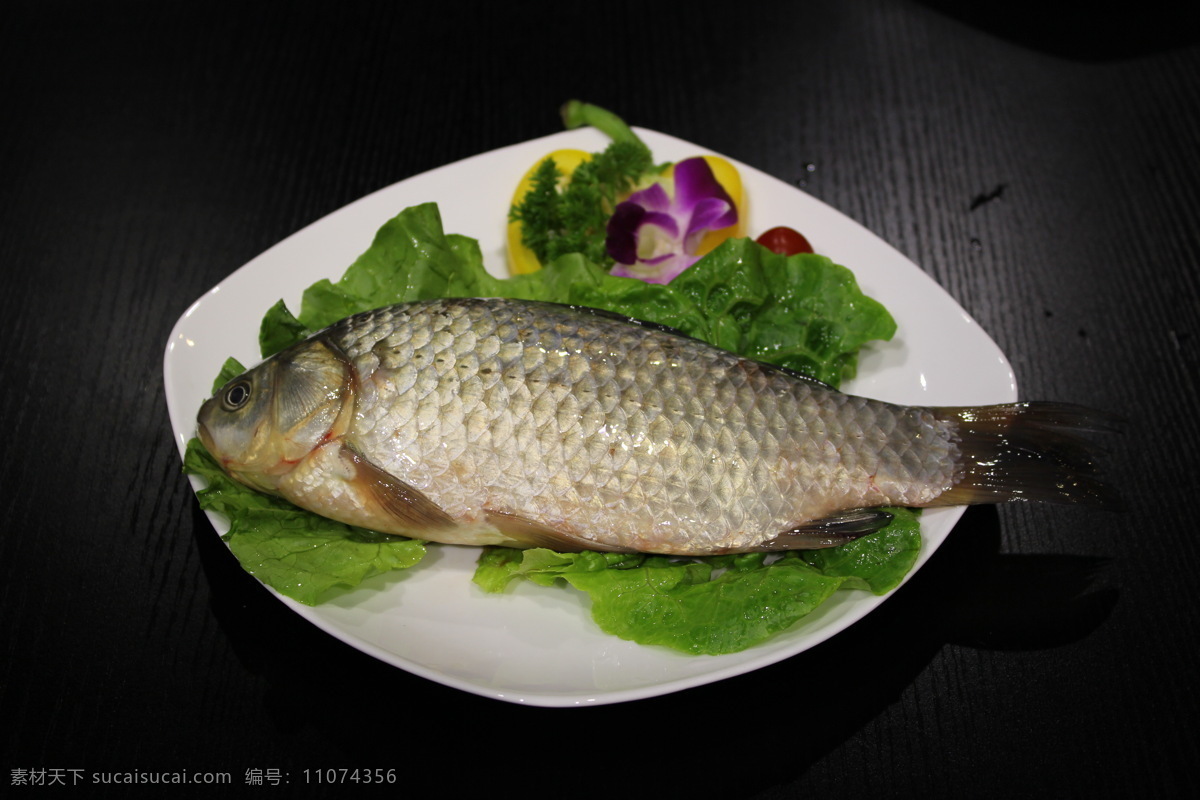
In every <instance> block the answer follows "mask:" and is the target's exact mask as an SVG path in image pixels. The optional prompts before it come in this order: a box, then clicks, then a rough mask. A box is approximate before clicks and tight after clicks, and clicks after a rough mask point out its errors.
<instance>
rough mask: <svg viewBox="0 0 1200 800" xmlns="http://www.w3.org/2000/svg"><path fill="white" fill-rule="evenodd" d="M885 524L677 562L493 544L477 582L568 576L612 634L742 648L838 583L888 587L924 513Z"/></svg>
mask: <svg viewBox="0 0 1200 800" xmlns="http://www.w3.org/2000/svg"><path fill="white" fill-rule="evenodd" d="M889 510H890V511H891V512H892V513H893V515H894V516H895V519H894V520H893V522H892V524H891V525H889V526H888V527H886V528H884V529H883V530H881V531H879V532H877V533H874V534H871V535H870V536H864V537H863V538H861V539H857V540H855V541H853V542H850V543H849V544H846V545H842V546H840V547H834V548H829V549H827V550H811V551H795V552H789V553H784V554H783V555H782V556H777V557H769V556H766V555H764V554H762V553H749V554H746V555H739V556H712V557H709V558H700V559H676V558H667V557H665V556H645V555H623V554H613V553H555V552H554V551H551V550H545V549H533V550H512V549H508V548H503V547H495V548H488V549H487V551H486V552H485V553H484V554H483V555H482V556H481V557H480V559H479V564H478V566H477V568H476V571H475V576H474V581H475V583H476V584H477V585H479V586H480V587H482V588H483V589H485V590H486V591H489V592H501V591H504V590H505V589H506V588H507V587H508V585H509V584H510V583H511V582H512V581H514V580H522V579H524V580H529V581H531V582H533V583H537V584H539V585H542V586H550V585H552V584H554V583H555V582H557V581H559V580H562V581H565V582H566V583H568V584H570V585H571V586H573V587H575V588H576V589H579V590H581V591H584V592H587V593H588V596H589V597H590V598H591V601H592V618H593V619H594V620H595V621H596V624H597V625H599V626H600V628H601V629H602V630H604V631H605V632H606V633H610V634H612V635H614V636H619V637H621V638H622V639H629V640H631V641H634V642H637V643H639V644H646V645H662V646H665V647H670V648H672V649H675V650H681V651H683V652H685V653H691V654H696V655H699V654H703V655H719V654H721V653H735V652H738V651H741V650H745V649H746V648H748V647H753V646H754V645H756V644H760V643H762V642H765V641H767V640H768V639H770V638H771V637H773V636H775V635H776V634H778V633H780V632H782V631H785V630H787V629H788V628H790V627H792V626H793V625H795V624H796V622H797V621H799V620H800V619H801V618H803V617H804V616H806V615H808V614H809V613H811V612H812V611H813V610H814V609H815V608H816V607H817V606H819V605H820V604H821V603H823V602H825V601H826V600H827V599H829V597H830V595H832V594H833V593H834V592H835V591H837V590H838V589H863V590H866V591H870V592H873V593H875V594H879V595H882V594H886V593H887V592H889V591H891V590H892V589H894V588H895V587H896V586H898V585H899V584H900V582H901V581H902V580H903V579H904V576H905V575H907V574H908V572H909V570H911V569H912V566H913V564H914V563H915V561H916V558H917V554H918V552H919V551H920V546H921V529H920V522H919V517H918V514H917V512H915V511H913V510H911V509H905V508H893V509H889Z"/></svg>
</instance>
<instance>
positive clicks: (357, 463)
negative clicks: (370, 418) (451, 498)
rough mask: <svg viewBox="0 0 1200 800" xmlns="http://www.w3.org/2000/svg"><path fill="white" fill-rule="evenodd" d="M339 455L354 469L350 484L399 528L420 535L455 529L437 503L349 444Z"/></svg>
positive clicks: (343, 447) (451, 521) (451, 519)
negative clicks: (432, 531) (448, 528)
mask: <svg viewBox="0 0 1200 800" xmlns="http://www.w3.org/2000/svg"><path fill="white" fill-rule="evenodd" d="M341 455H342V457H343V458H345V459H347V460H348V461H350V462H351V463H352V464H353V465H354V473H355V476H354V482H355V483H357V484H358V485H359V487H360V488H362V489H363V490H364V493H365V494H366V495H367V496H368V497H370V498H371V499H372V500H373V501H374V502H375V503H376V504H378V506H379V508H380V509H381V510H382V511H384V512H385V513H387V514H388V515H389V516H391V517H392V518H393V519H395V520H396V521H397V522H398V523H400V525H401V527H403V528H406V529H411V530H413V531H420V530H429V529H436V528H446V527H450V526H453V525H455V522H454V520H453V518H451V517H450V515H449V514H447V513H446V512H445V511H443V510H442V509H441V507H440V506H439V505H438V504H437V503H435V502H433V501H432V500H430V499H429V498H428V497H426V496H425V495H424V494H422V493H421V492H420V491H418V490H417V489H414V488H413V487H412V486H409V485H408V484H407V483H405V482H404V481H402V480H400V479H399V478H397V477H396V476H395V475H392V474H391V473H389V472H386V471H384V470H383V469H382V468H381V467H379V466H377V465H375V464H374V463H372V462H371V461H370V460H369V459H367V458H366V457H364V456H363V455H362V454H361V453H359V452H358V451H357V450H355V449H354V448H353V447H351V446H350V445H349V444H346V443H343V444H342V452H341Z"/></svg>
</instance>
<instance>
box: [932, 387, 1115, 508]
mask: <svg viewBox="0 0 1200 800" xmlns="http://www.w3.org/2000/svg"><path fill="white" fill-rule="evenodd" d="M934 413H935V415H936V416H937V417H938V418H939V419H941V420H944V421H947V422H950V423H952V424H953V425H954V426H955V427H956V429H957V437H958V446H959V449H960V452H961V461H960V466H961V467H962V475H961V477H960V478H959V479H958V481H957V482H956V483H955V484H954V486H952V487H951V488H950V489H949V490H947V491H946V492H943V493H942V495H941V496H940V497H939V498H938V500H937V502H936V505H971V504H976V503H998V502H1004V501H1006V500H1036V501H1041V502H1050V503H1082V504H1088V505H1096V506H1100V507H1104V508H1113V509H1116V508H1120V507H1122V503H1121V498H1120V496H1119V495H1118V494H1117V492H1116V490H1115V489H1113V487H1112V486H1111V485H1109V484H1108V483H1107V482H1106V481H1105V480H1104V477H1103V476H1102V475H1101V473H1100V469H1099V462H1100V460H1101V456H1102V455H1103V454H1104V450H1103V449H1102V448H1101V447H1100V446H1099V445H1097V444H1096V443H1095V442H1094V441H1092V440H1091V439H1090V438H1089V437H1090V436H1091V435H1093V434H1096V433H1105V432H1117V431H1119V430H1120V428H1121V422H1122V421H1121V420H1120V419H1119V418H1117V417H1114V416H1112V415H1110V414H1107V413H1105V412H1102V411H1096V410H1094V409H1090V408H1086V407H1084V406H1078V405H1072V404H1068V403H1010V404H1005V405H994V406H979V407H973V408H938V409H934Z"/></svg>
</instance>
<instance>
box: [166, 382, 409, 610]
mask: <svg viewBox="0 0 1200 800" xmlns="http://www.w3.org/2000/svg"><path fill="white" fill-rule="evenodd" d="M223 384H224V381H222V385H223ZM184 471H185V472H187V473H190V474H192V475H197V476H199V477H201V478H203V479H204V480H205V482H206V483H207V484H208V485H207V487H206V488H204V489H201V490H200V491H199V492H197V495H196V496H197V497H198V498H199V501H200V507H201V508H203V509H204V510H205V511H215V512H217V513H218V514H220V515H221V516H223V517H225V518H226V519H228V520H229V525H230V527H229V532H228V533H226V534H225V536H224V537H223V538H224V539H225V541H226V543H228V545H229V549H230V550H232V551H233V554H234V556H236V557H237V560H238V561H239V562H240V563H241V565H242V567H243V568H244V569H245V570H246V571H247V572H249V573H251V574H252V575H254V576H256V577H257V578H258V579H259V580H261V581H262V582H263V583H265V584H267V585H268V586H271V587H273V588H274V589H275V590H277V591H278V592H279V593H280V594H283V595H286V596H288V597H291V598H292V599H294V600H299V601H300V602H301V603H305V604H307V605H316V604H317V603H320V602H322V601H324V600H327V599H329V597H331V596H332V595H333V594H334V593H335V592H336V590H344V589H351V588H354V587H355V586H358V585H359V584H360V583H362V582H363V581H364V580H366V579H367V578H370V577H372V576H375V575H381V574H383V573H385V572H389V571H391V570H394V569H406V568H408V567H411V566H413V565H414V564H416V563H417V562H419V561H420V560H421V559H422V558H424V556H425V545H424V543H423V542H418V541H415V540H413V539H404V538H402V537H399V536H389V535H387V534H383V533H376V532H375V531H369V530H366V529H364V528H356V527H354V526H352V525H344V524H342V523H340V522H334V521H333V520H330V519H325V518H324V517H319V516H317V515H316V514H312V513H309V512H308V511H304V510H303V509H300V508H297V507H296V506H294V505H292V504H291V503H289V502H287V501H286V500H281V499H279V498H277V497H271V496H269V495H265V494H261V493H259V492H254V491H251V490H250V489H247V488H246V487H245V486H243V485H242V484H240V483H237V482H236V481H234V480H233V479H231V478H230V477H229V476H228V475H226V474H225V473H224V472H223V471H221V468H220V467H219V466H218V465H217V462H216V461H214V460H213V457H212V456H211V455H209V453H208V451H207V450H205V449H204V446H203V445H202V444H201V443H200V440H199V439H192V440H191V441H190V442H188V446H187V450H186V452H185V454H184Z"/></svg>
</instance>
